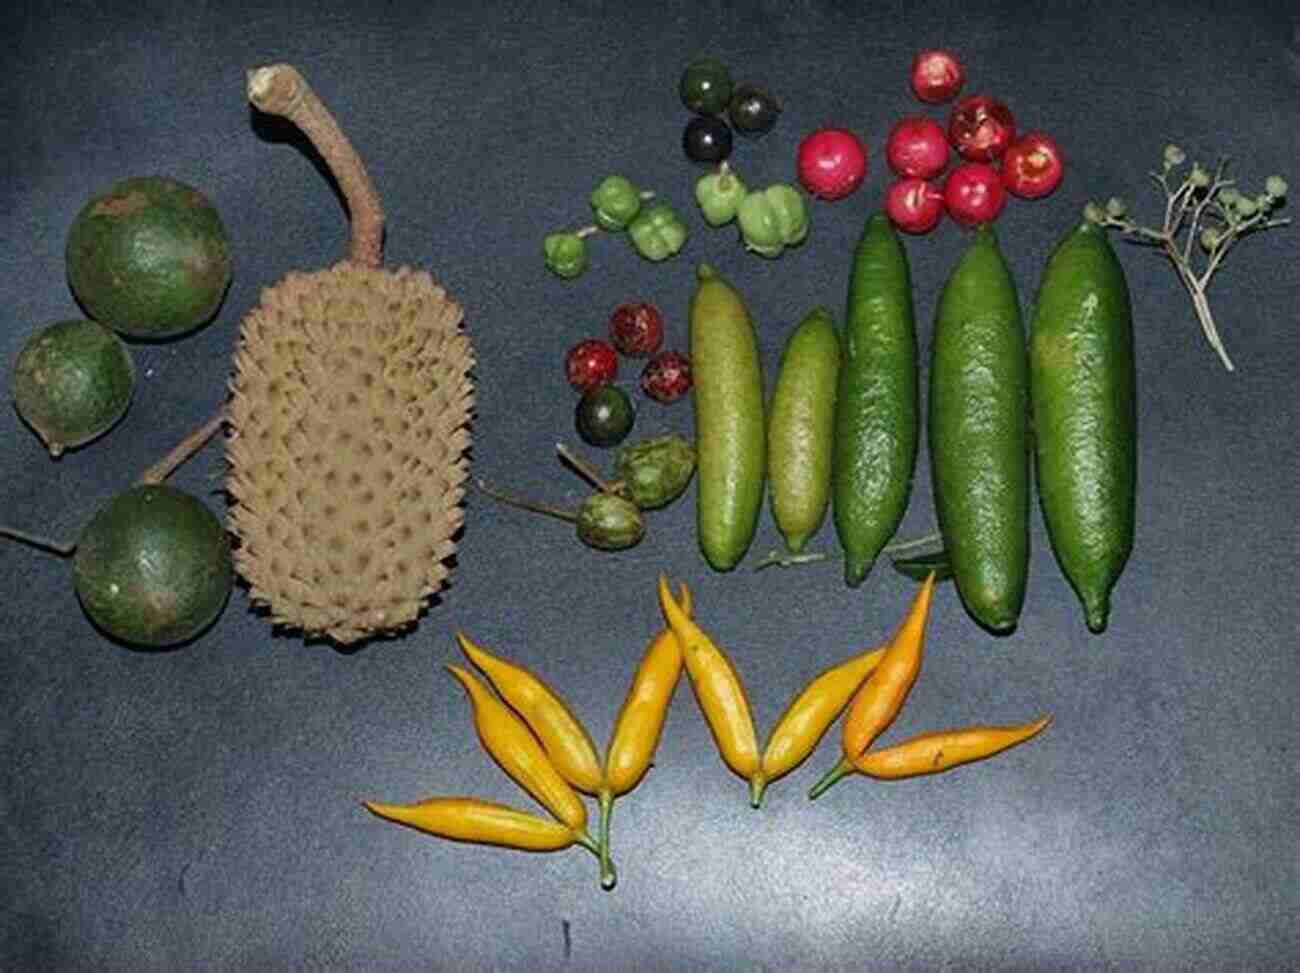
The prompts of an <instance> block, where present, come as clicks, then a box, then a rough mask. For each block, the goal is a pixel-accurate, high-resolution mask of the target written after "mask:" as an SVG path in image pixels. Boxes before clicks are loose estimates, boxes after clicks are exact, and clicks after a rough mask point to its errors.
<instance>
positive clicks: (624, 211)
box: [591, 176, 641, 233]
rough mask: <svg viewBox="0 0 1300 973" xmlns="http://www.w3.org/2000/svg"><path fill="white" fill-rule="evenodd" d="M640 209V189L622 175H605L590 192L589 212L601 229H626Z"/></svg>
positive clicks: (613, 231) (612, 231)
mask: <svg viewBox="0 0 1300 973" xmlns="http://www.w3.org/2000/svg"><path fill="white" fill-rule="evenodd" d="M640 210H641V191H640V190H639V189H637V188H636V186H634V185H633V184H632V182H631V181H630V180H628V179H625V178H624V177H623V176H606V177H605V178H604V179H602V180H601V181H600V184H599V185H598V186H597V187H596V188H595V189H594V190H593V191H592V193H591V212H592V214H593V215H594V216H595V219H596V225H597V226H599V227H600V228H601V229H602V230H609V231H610V232H611V233H620V232H622V231H623V230H626V229H627V225H628V224H629V223H631V222H632V218H633V217H634V216H636V214H637V213H638V212H640Z"/></svg>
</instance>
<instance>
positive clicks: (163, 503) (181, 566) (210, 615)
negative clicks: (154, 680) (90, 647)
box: [72, 484, 234, 648]
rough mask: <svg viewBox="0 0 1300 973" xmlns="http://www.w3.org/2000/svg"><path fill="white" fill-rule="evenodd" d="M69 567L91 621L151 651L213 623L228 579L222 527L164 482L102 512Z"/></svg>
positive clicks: (130, 493)
mask: <svg viewBox="0 0 1300 973" xmlns="http://www.w3.org/2000/svg"><path fill="white" fill-rule="evenodd" d="M72 569H73V578H74V580H75V583H76V589H77V597H79V598H80V599H81V604H82V607H83V608H85V610H86V614H87V615H89V616H90V619H91V621H93V622H94V623H95V624H96V625H97V626H98V627H99V628H100V629H102V630H103V631H104V632H106V633H107V634H108V635H110V636H112V637H113V638H115V639H118V640H120V641H122V642H128V643H130V644H132V645H140V646H147V647H150V648H160V647H162V646H167V645H176V644H177V643H180V642H185V641H188V640H189V639H191V638H193V637H194V636H195V635H197V634H198V633H199V632H201V631H203V629H205V628H207V627H208V625H210V624H212V622H213V621H214V620H215V619H216V618H217V616H218V615H220V614H221V609H222V608H223V607H224V605H225V603H226V598H227V597H228V596H229V594H230V588H231V584H232V581H233V577H234V572H233V568H232V566H231V559H230V539H229V537H228V536H227V535H226V531H225V528H223V527H222V526H221V522H220V521H219V520H218V519H217V518H216V516H215V515H214V514H213V513H212V511H210V510H209V509H208V508H207V507H205V506H204V505H203V504H202V503H201V502H200V501H199V500H197V499H195V498H194V497H192V496H191V495H190V494H188V493H185V492H184V491H182V490H178V489H176V488H175V487H170V486H167V485H166V484H145V485H137V486H133V487H131V488H130V489H129V490H126V491H125V492H123V493H120V494H118V495H117V496H116V497H114V498H113V499H112V500H110V501H109V502H108V503H107V504H106V505H105V506H104V507H103V508H102V509H100V510H99V512H98V513H96V514H95V516H94V517H93V518H91V521H90V523H89V524H87V525H86V528H85V529H84V530H83V531H82V532H81V536H80V537H79V538H78V539H77V552H76V556H75V558H74V559H73V562H72Z"/></svg>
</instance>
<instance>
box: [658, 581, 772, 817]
mask: <svg viewBox="0 0 1300 973" xmlns="http://www.w3.org/2000/svg"><path fill="white" fill-rule="evenodd" d="M659 604H660V605H661V606H662V607H663V610H664V616H665V617H666V618H667V619H668V624H669V625H670V626H671V627H672V630H673V634H674V635H676V636H677V640H678V641H679V642H680V643H681V646H682V661H683V663H684V664H685V666H686V674H687V675H688V676H689V677H690V680H691V687H692V688H693V689H694V690H695V698H696V700H697V701H698V702H699V704H700V710H701V712H703V714H704V720H705V722H706V723H708V725H709V731H710V732H711V733H712V734H713V742H714V743H715V744H716V745H717V747H718V753H719V755H720V756H721V757H722V761H723V763H725V764H726V765H727V766H728V767H730V768H731V770H732V771H733V772H735V773H736V774H738V775H739V776H741V777H743V778H745V779H746V780H748V781H749V789H750V795H751V801H752V800H753V795H755V794H758V793H761V792H762V789H763V771H762V769H761V768H760V766H759V760H758V739H757V737H756V735H755V733H754V717H753V715H752V713H751V711H750V706H749V697H748V696H747V695H746V694H745V686H744V684H743V683H742V682H741V681H740V675H739V674H738V673H737V672H736V667H735V666H734V665H732V662H731V659H730V658H728V656H727V654H726V653H725V652H723V651H722V649H720V648H719V647H718V646H717V645H716V644H714V642H713V640H712V639H710V638H709V637H708V636H707V635H705V634H704V632H703V630H702V629H701V628H700V627H699V626H698V625H696V624H695V622H693V621H692V620H691V619H690V618H688V617H687V615H686V613H685V612H684V611H683V610H682V607H681V606H680V605H679V604H678V603H677V602H676V601H675V600H674V599H673V593H672V591H670V590H669V588H668V579H667V578H665V577H664V576H663V575H660V576H659Z"/></svg>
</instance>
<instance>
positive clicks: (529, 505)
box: [474, 479, 578, 524]
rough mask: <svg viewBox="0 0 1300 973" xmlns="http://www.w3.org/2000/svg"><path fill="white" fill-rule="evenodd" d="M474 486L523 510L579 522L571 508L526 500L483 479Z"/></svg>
mask: <svg viewBox="0 0 1300 973" xmlns="http://www.w3.org/2000/svg"><path fill="white" fill-rule="evenodd" d="M474 486H475V487H476V488H477V489H478V490H479V491H481V492H482V493H486V494H487V495H488V496H489V497H491V498H492V499H493V500H497V501H499V502H500V503H504V504H506V505H507V506H510V507H519V508H520V509H521V510H531V511H533V513H538V514H546V516H548V517H556V518H558V519H559V520H567V521H568V522H569V523H571V524H572V523H577V520H578V515H577V514H575V513H574V512H573V511H571V510H561V509H560V508H559V507H552V506H551V505H550V504H545V503H537V502H536V501H534V500H526V499H524V498H523V497H516V496H513V495H511V494H509V493H505V492H503V491H501V490H497V489H495V488H494V487H490V486H488V485H487V484H486V483H485V482H484V481H482V480H478V479H476V480H474Z"/></svg>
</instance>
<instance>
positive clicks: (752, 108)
mask: <svg viewBox="0 0 1300 973" xmlns="http://www.w3.org/2000/svg"><path fill="white" fill-rule="evenodd" d="M780 114H781V103H780V102H779V101H777V100H776V99H775V98H774V97H772V95H771V94H769V93H768V92H767V91H766V90H764V89H763V88H760V87H759V86H758V85H755V84H742V85H738V86H737V87H736V90H735V91H733V92H732V94H731V104H730V105H729V106H728V107H727V115H728V117H730V118H731V125H732V127H733V128H734V129H735V130H736V131H737V132H739V133H740V134H742V135H762V134H764V133H765V132H769V131H771V129H772V126H773V125H775V124H776V118H777V116H778V115H780Z"/></svg>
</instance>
